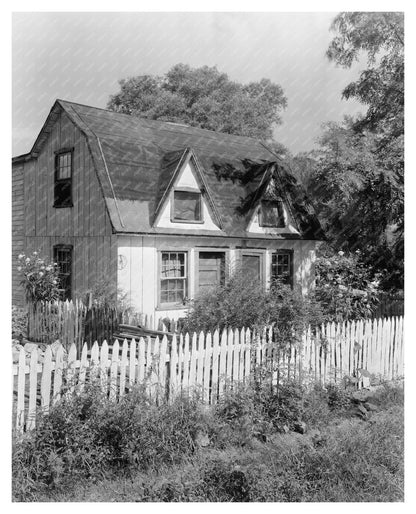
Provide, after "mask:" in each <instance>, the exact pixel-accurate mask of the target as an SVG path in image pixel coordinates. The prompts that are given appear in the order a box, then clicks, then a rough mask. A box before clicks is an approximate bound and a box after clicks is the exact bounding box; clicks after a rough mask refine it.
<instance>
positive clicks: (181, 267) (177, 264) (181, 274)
mask: <svg viewBox="0 0 416 514" xmlns="http://www.w3.org/2000/svg"><path fill="white" fill-rule="evenodd" d="M187 282H188V272H187V254H186V252H162V253H161V265H160V305H177V304H183V303H184V302H185V299H186V297H187V289H188V283H187Z"/></svg>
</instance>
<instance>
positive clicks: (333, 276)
mask: <svg viewBox="0 0 416 514" xmlns="http://www.w3.org/2000/svg"><path fill="white" fill-rule="evenodd" d="M315 269H316V288H315V298H316V301H317V302H319V304H320V305H321V307H322V310H323V311H324V312H325V314H326V317H327V319H328V320H331V321H332V320H336V321H342V320H343V319H360V318H369V317H371V316H372V314H373V313H374V311H375V309H376V307H377V305H378V297H379V294H380V290H379V286H380V280H381V274H380V273H374V272H373V270H372V269H371V268H370V267H369V266H368V265H367V266H366V265H364V264H363V262H362V261H361V260H360V251H359V250H357V251H356V252H354V253H344V252H342V251H340V252H338V253H335V254H334V253H333V252H332V251H330V250H328V249H326V250H324V251H321V253H320V256H319V257H318V258H317V260H316V265H315Z"/></svg>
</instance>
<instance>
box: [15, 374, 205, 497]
mask: <svg viewBox="0 0 416 514" xmlns="http://www.w3.org/2000/svg"><path fill="white" fill-rule="evenodd" d="M203 418H204V414H203V412H202V410H201V408H200V406H199V405H198V404H197V403H196V401H195V400H192V399H188V398H178V399H177V400H176V401H174V402H173V403H172V404H167V403H164V402H162V403H161V404H159V405H156V404H155V403H152V402H150V401H149V399H148V397H147V396H146V394H145V392H144V390H143V389H141V388H140V389H138V390H136V391H134V392H133V393H130V394H127V395H125V396H124V397H123V398H121V399H120V401H119V402H117V403H116V402H112V401H110V400H108V399H107V398H106V396H105V395H104V394H102V393H101V390H100V388H99V386H98V385H91V384H90V385H88V386H87V387H86V389H85V390H84V391H83V392H81V393H76V394H73V395H69V396H66V395H64V396H63V397H62V399H61V400H60V402H58V403H57V404H56V405H54V406H53V407H52V408H51V410H50V413H49V415H39V417H38V419H37V421H36V428H35V430H34V431H33V432H32V433H30V434H26V435H25V437H24V438H23V439H15V444H14V452H13V486H14V496H15V497H16V499H19V500H26V501H27V500H28V499H35V498H36V493H37V492H39V491H42V490H47V489H48V488H52V489H53V488H59V487H63V486H64V485H65V483H66V481H69V482H71V481H74V480H78V479H86V478H89V479H98V478H102V477H103V476H104V475H105V474H106V473H108V472H115V471H117V470H118V471H119V472H120V473H124V474H125V473H127V474H129V473H130V472H132V471H133V470H147V469H157V468H158V467H159V466H161V465H163V464H174V463H176V462H179V461H181V460H182V459H183V458H184V457H185V456H186V455H190V454H191V453H192V452H193V451H194V449H195V438H196V434H197V432H198V430H199V427H200V426H201V425H202V420H203ZM69 485H71V484H69Z"/></svg>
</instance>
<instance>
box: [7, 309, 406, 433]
mask: <svg viewBox="0 0 416 514" xmlns="http://www.w3.org/2000/svg"><path fill="white" fill-rule="evenodd" d="M259 365H261V366H262V367H263V368H264V367H265V368H269V369H270V375H269V379H270V380H271V382H272V383H274V384H278V383H279V382H280V381H282V380H285V379H295V380H299V381H300V382H304V383H307V382H308V381H313V382H315V381H316V382H319V383H321V384H323V385H325V384H328V383H331V382H335V383H339V382H340V381H341V380H342V379H343V378H344V377H345V376H347V377H350V379H352V380H353V381H355V383H356V385H357V387H360V386H363V385H366V384H367V383H368V381H369V376H370V374H371V375H375V376H377V377H379V378H382V379H385V380H391V379H394V378H398V377H401V376H403V374H404V363H403V318H402V317H395V318H384V319H375V320H366V321H358V322H354V321H352V322H344V323H342V324H340V323H338V324H335V323H329V324H327V325H323V326H322V327H320V328H319V329H316V330H313V331H312V330H310V329H309V330H308V331H307V332H305V333H304V334H303V337H302V340H301V342H300V343H299V344H297V345H282V344H277V343H276V341H275V337H274V331H273V327H268V328H266V329H264V330H263V331H262V332H261V333H252V332H251V331H250V330H249V329H241V330H228V331H225V330H224V331H223V332H222V333H219V332H218V331H215V332H214V333H212V334H211V333H207V334H204V333H203V332H201V333H200V334H192V335H190V334H186V335H183V334H180V335H178V334H173V337H170V338H168V335H165V336H163V337H161V338H159V337H156V338H152V337H147V338H140V339H139V340H138V341H136V340H134V339H133V340H131V341H130V342H128V341H127V340H124V341H123V342H121V343H120V342H119V341H115V343H114V344H113V345H111V346H109V345H108V344H107V342H104V343H103V344H102V345H101V346H99V345H98V343H97V342H95V343H94V345H93V346H92V348H91V349H90V350H89V348H88V345H87V344H84V345H83V348H82V351H81V352H77V348H76V345H75V344H72V345H71V346H70V348H69V351H68V352H66V351H65V349H64V347H63V346H62V345H54V346H48V347H47V349H46V351H45V352H44V354H41V352H40V350H39V349H38V348H37V347H35V348H34V349H33V350H32V352H31V353H30V354H27V353H26V352H25V350H24V349H23V348H22V349H20V353H19V360H18V363H16V364H14V365H13V375H14V376H13V378H14V395H15V404H14V407H15V416H16V417H15V420H16V428H17V430H18V431H23V430H30V429H32V428H34V426H35V422H36V412H37V410H38V408H39V407H41V409H42V410H43V411H44V412H48V410H49V407H50V405H51V404H54V403H55V402H57V401H58V400H59V399H60V398H61V395H62V394H67V392H68V391H69V392H71V391H74V390H79V389H82V388H83V387H85V384H86V382H87V381H89V380H93V379H97V380H98V381H99V384H100V387H101V388H102V390H103V391H104V392H105V393H107V394H108V396H109V397H110V398H112V399H114V400H117V399H119V398H120V397H121V396H123V395H124V394H126V392H128V391H129V390H130V389H131V388H132V387H133V386H134V385H135V384H143V385H144V387H145V388H146V390H147V393H148V394H149V395H150V397H152V398H154V399H161V398H164V399H172V398H174V397H175V396H176V395H177V394H188V392H189V391H192V390H195V389H197V390H198V392H199V394H200V396H201V399H202V400H203V401H204V402H206V403H208V404H213V403H215V402H216V401H218V399H219V398H220V396H221V395H222V394H223V393H224V391H226V390H227V389H229V388H234V387H237V386H238V384H245V383H247V381H248V380H249V379H250V377H252V375H253V373H255V371H256V369H258V368H257V367H258V366H259Z"/></svg>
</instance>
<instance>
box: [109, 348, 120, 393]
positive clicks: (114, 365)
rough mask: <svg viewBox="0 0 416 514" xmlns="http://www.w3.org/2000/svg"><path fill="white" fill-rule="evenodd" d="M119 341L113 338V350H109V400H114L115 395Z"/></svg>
mask: <svg viewBox="0 0 416 514" xmlns="http://www.w3.org/2000/svg"><path fill="white" fill-rule="evenodd" d="M119 346H120V345H119V342H118V339H116V340H115V342H114V345H113V350H112V352H111V367H110V400H115V399H116V397H117V389H118V388H117V374H118V363H119V351H120V349H119Z"/></svg>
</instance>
